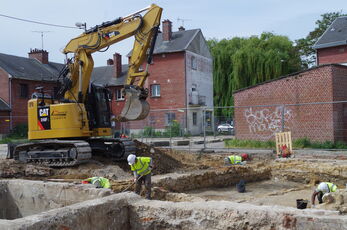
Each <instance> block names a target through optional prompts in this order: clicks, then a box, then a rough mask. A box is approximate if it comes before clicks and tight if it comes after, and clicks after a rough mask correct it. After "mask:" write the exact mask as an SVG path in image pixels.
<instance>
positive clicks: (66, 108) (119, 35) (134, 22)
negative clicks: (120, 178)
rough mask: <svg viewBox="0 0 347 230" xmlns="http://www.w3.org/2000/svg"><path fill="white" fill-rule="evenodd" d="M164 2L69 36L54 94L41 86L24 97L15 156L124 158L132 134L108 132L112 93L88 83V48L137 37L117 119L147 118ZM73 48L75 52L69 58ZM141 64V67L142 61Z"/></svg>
mask: <svg viewBox="0 0 347 230" xmlns="http://www.w3.org/2000/svg"><path fill="white" fill-rule="evenodd" d="M161 14H162V8H160V7H159V6H157V5H155V4H152V5H151V6H149V7H147V8H144V9H142V10H139V11H137V12H135V13H132V14H130V15H128V16H125V17H121V18H118V19H116V20H113V21H108V22H104V23H102V24H101V25H97V26H95V27H92V28H90V29H88V30H86V31H85V32H84V33H83V34H81V35H80V36H78V37H76V38H74V39H72V40H71V41H70V42H69V43H68V44H67V45H66V47H65V49H64V50H63V53H64V54H65V55H66V57H67V65H66V66H65V67H64V68H63V69H62V70H61V72H60V74H59V78H60V79H59V82H60V90H59V93H58V95H59V96H58V98H50V97H48V96H47V95H45V94H44V91H43V89H42V88H40V89H38V90H40V92H39V93H38V94H36V95H39V96H37V97H36V98H33V99H30V100H29V101H28V139H29V140H31V142H29V143H23V144H19V145H17V146H15V147H14V150H13V157H14V159H17V160H20V161H22V162H28V163H29V162H31V163H40V164H43V165H48V166H56V167H59V166H60V167H63V166H72V165H76V164H79V163H81V162H84V161H86V160H88V159H90V158H91V157H92V154H94V153H102V154H104V155H107V156H109V157H111V158H115V159H124V158H126V157H127V156H128V155H129V154H131V153H134V152H135V150H136V148H135V144H134V142H133V141H131V140H130V139H119V138H112V137H109V136H111V135H112V134H111V111H110V105H109V102H110V100H111V97H112V95H111V94H110V92H109V90H108V89H107V88H105V87H101V86H96V85H94V84H92V83H91V74H92V71H93V66H94V64H93V58H92V54H93V53H94V52H97V51H101V50H102V49H105V48H108V47H109V46H110V45H112V44H114V43H117V42H119V41H122V40H124V39H126V38H129V37H131V36H134V37H135V41H134V46H133V49H132V55H131V58H130V60H129V69H128V75H127V79H126V83H125V86H124V92H125V98H126V102H125V105H124V108H123V110H122V112H121V114H120V115H119V116H118V117H116V121H120V122H124V121H133V120H141V119H144V118H146V116H147V115H148V113H149V104H148V102H147V101H146V98H147V96H148V90H147V89H144V87H143V86H144V83H145V81H146V79H147V77H148V75H149V74H148V65H149V63H151V58H152V54H153V49H154V45H155V41H156V36H157V33H158V29H159V25H160V19H161ZM69 53H72V54H73V57H72V58H70V59H69V58H68V54H69ZM146 58H147V65H146V68H145V70H142V69H141V68H140V67H141V65H142V64H143V63H144V62H145V61H146Z"/></svg>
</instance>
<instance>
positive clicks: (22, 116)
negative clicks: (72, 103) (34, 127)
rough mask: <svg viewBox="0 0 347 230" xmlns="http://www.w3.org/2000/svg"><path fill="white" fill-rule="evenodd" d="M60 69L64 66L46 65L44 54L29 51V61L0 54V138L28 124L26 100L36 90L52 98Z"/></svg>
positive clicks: (43, 51)
mask: <svg viewBox="0 0 347 230" xmlns="http://www.w3.org/2000/svg"><path fill="white" fill-rule="evenodd" d="M62 67H63V64H58V63H52V62H49V61H48V52H47V51H45V50H37V49H34V50H31V51H30V52H29V58H25V57H18V56H13V55H7V54H1V53H0V85H1V90H0V104H3V106H1V105H0V114H1V115H0V134H1V133H3V134H6V133H8V132H9V131H10V130H12V129H13V128H15V127H16V126H17V125H18V124H27V120H28V118H27V101H28V99H29V98H30V97H31V96H32V94H33V93H34V92H35V88H36V87H38V86H43V87H44V92H45V93H47V94H50V95H53V94H54V92H55V91H57V89H58V88H57V82H56V80H57V76H58V73H59V71H60V69H61V68H62ZM4 105H6V106H4ZM5 107H8V108H5ZM2 108H5V109H4V110H2Z"/></svg>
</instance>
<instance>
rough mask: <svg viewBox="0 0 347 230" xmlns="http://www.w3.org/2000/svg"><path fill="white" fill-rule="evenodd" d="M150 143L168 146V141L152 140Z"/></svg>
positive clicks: (156, 145)
mask: <svg viewBox="0 0 347 230" xmlns="http://www.w3.org/2000/svg"><path fill="white" fill-rule="evenodd" d="M152 144H153V146H155V147H160V146H170V141H154V142H152Z"/></svg>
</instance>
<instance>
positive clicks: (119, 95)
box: [116, 88, 124, 101]
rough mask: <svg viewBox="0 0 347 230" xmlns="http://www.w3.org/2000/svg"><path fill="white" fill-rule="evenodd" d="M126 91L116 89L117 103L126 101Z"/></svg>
mask: <svg viewBox="0 0 347 230" xmlns="http://www.w3.org/2000/svg"><path fill="white" fill-rule="evenodd" d="M123 91H124V89H123V88H122V89H116V101H123V100H124V94H123Z"/></svg>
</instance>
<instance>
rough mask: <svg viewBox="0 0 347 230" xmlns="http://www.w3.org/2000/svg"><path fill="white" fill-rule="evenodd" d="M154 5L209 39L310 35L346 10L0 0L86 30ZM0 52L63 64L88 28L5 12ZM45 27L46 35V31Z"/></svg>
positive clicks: (270, 4) (296, 0)
mask: <svg viewBox="0 0 347 230" xmlns="http://www.w3.org/2000/svg"><path fill="white" fill-rule="evenodd" d="M151 3H155V4H157V5H158V6H160V7H162V8H163V14H162V21H163V20H165V19H169V20H170V21H171V22H172V24H173V31H177V30H178V27H180V26H184V27H185V29H186V30H189V29H198V28H199V29H201V30H202V33H203V34H204V37H205V39H212V38H215V39H224V38H232V37H249V36H252V35H260V34H261V33H262V32H273V33H275V34H278V35H285V36H288V37H289V39H291V40H293V41H294V40H296V39H299V38H303V37H306V35H307V34H308V33H309V32H310V31H312V30H313V29H314V28H315V21H316V20H318V19H320V18H321V17H320V15H322V14H324V13H328V12H335V11H342V12H343V13H346V12H347V11H346V7H347V1H346V0H330V1H326V0H290V1H284V0H214V1H213V0H184V1H183V0H151V1H149V0H123V1H119V0H98V1H91V0H83V1H82V0H69V1H67V0H44V1H43V0H29V1H25V0H0V6H1V7H0V14H2V15H7V16H11V17H16V18H22V19H26V20H31V21H38V22H43V23H49V24H57V25H64V26H71V27H74V26H75V23H76V22H85V23H86V24H87V28H90V27H93V26H95V25H98V24H101V23H102V22H105V21H111V20H114V19H116V18H118V17H122V16H126V15H128V14H130V13H133V12H136V11H138V10H140V9H143V8H145V7H147V6H149V5H150V4H151ZM0 28H1V36H0V41H1V42H0V53H5V54H10V55H15V56H21V57H27V56H28V52H29V51H30V49H33V48H39V49H41V48H42V37H41V34H43V49H45V50H47V51H48V52H49V61H52V62H58V63H63V62H64V59H65V56H64V55H63V54H62V52H61V50H62V49H63V48H64V47H65V45H66V44H67V43H68V42H69V41H70V40H71V39H73V38H75V37H77V36H78V35H80V34H81V33H82V32H83V30H80V29H72V28H61V27H52V26H45V25H39V24H34V23H28V22H23V21H18V20H13V19H10V18H7V17H1V16H0ZM41 31H43V33H41ZM132 45H133V38H128V39H126V40H124V41H121V42H119V43H116V44H114V45H112V46H110V48H109V49H108V51H107V52H103V53H101V52H97V53H94V54H93V59H94V64H95V66H104V65H106V61H107V59H109V58H112V57H113V54H114V53H115V52H117V53H120V54H121V55H122V56H123V63H124V64H125V63H126V62H127V60H126V58H125V55H126V54H127V53H128V52H129V51H130V50H131V49H132Z"/></svg>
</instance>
